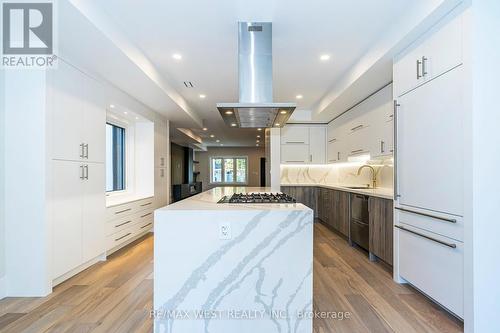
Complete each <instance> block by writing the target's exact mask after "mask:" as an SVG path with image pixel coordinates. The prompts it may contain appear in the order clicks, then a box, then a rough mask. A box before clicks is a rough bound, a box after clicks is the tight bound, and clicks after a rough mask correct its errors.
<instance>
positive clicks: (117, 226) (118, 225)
mask: <svg viewBox="0 0 500 333" xmlns="http://www.w3.org/2000/svg"><path fill="white" fill-rule="evenodd" d="M130 222H132V220H128V221H127V222H123V223H120V224H117V225H115V228H119V227H121V226H122V225H125V224H129V223H130Z"/></svg>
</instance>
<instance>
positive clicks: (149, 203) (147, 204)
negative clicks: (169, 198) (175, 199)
mask: <svg viewBox="0 0 500 333" xmlns="http://www.w3.org/2000/svg"><path fill="white" fill-rule="evenodd" d="M151 204H152V202H148V203H145V204H142V205H141V207H144V206H149V205H151Z"/></svg>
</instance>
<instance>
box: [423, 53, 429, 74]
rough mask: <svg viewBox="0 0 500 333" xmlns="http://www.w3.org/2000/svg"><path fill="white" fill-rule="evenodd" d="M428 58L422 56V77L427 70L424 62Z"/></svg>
mask: <svg viewBox="0 0 500 333" xmlns="http://www.w3.org/2000/svg"><path fill="white" fill-rule="evenodd" d="M427 60H428V59H427V58H426V57H425V56H424V57H422V77H425V76H426V75H427V71H426V70H425V62H426V61H427Z"/></svg>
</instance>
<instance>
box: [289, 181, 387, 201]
mask: <svg viewBox="0 0 500 333" xmlns="http://www.w3.org/2000/svg"><path fill="white" fill-rule="evenodd" d="M281 186H315V187H323V188H329V189H332V190H339V191H345V192H351V193H357V194H365V195H369V196H372V197H378V198H383V199H390V200H394V190H393V189H392V188H383V187H377V188H362V189H352V188H349V186H360V185H345V184H318V183H297V184H293V183H283V182H282V183H281Z"/></svg>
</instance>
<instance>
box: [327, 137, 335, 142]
mask: <svg viewBox="0 0 500 333" xmlns="http://www.w3.org/2000/svg"><path fill="white" fill-rule="evenodd" d="M335 141H337V139H335V138H334V139H331V140H329V141H328V142H335Z"/></svg>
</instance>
